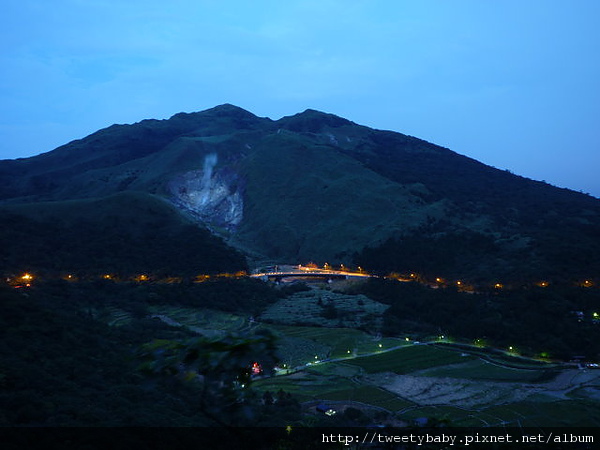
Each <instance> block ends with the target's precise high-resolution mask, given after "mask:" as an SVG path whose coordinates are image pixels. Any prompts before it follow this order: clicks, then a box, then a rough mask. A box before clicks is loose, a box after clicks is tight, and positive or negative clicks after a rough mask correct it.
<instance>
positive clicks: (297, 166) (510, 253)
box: [0, 104, 600, 277]
mask: <svg viewBox="0 0 600 450" xmlns="http://www.w3.org/2000/svg"><path fill="white" fill-rule="evenodd" d="M119 192H137V193H140V194H142V193H145V194H149V195H153V196H158V197H160V198H164V199H167V200H168V201H169V202H171V203H172V204H173V205H175V206H176V208H177V209H178V210H179V211H180V212H181V213H182V214H185V215H187V216H191V217H193V218H194V219H195V220H196V222H197V224H198V225H199V226H201V227H207V228H209V229H210V230H212V232H213V233H215V234H218V235H219V236H221V237H224V238H225V239H226V240H227V242H228V243H229V244H231V245H233V246H234V247H238V248H240V249H242V248H243V249H245V250H247V251H249V252H250V253H252V254H257V255H263V257H264V258H265V259H270V260H283V261H290V262H302V261H304V262H307V261H309V260H313V261H316V262H335V261H337V262H343V263H346V264H347V263H352V262H353V261H358V260H360V261H362V263H363V265H365V266H377V265H378V264H374V263H373V261H372V258H373V257H374V256H370V257H366V256H365V255H367V256H368V255H374V254H380V255H383V254H387V253H389V250H390V248H398V249H400V248H404V249H407V248H410V249H413V250H411V251H415V250H414V249H415V248H418V247H415V245H413V244H414V243H415V242H420V241H419V239H423V238H426V239H430V240H431V242H438V245H442V244H443V245H448V247H447V249H446V250H447V251H448V252H454V253H456V252H457V251H458V250H457V249H456V248H454V247H452V246H450V245H449V244H444V243H447V240H445V239H446V237H447V236H455V237H456V238H457V239H462V237H461V236H471V234H472V233H475V234H476V235H478V236H481V237H482V238H481V239H479V238H475V239H473V238H472V237H468V238H465V239H467V241H465V242H470V243H473V242H483V241H486V242H487V241H489V242H491V243H493V246H492V247H494V248H497V249H499V250H498V252H497V253H495V254H493V255H491V257H492V259H493V260H491V261H490V260H488V261H486V264H485V266H486V267H487V268H486V269H485V272H486V273H487V274H488V275H487V276H491V275H490V274H491V272H495V273H497V274H498V275H496V276H501V275H502V276H515V273H518V272H520V271H525V272H528V273H529V272H539V275H540V276H541V275H543V274H545V273H548V274H553V276H557V274H558V273H560V272H561V270H563V266H565V264H567V263H564V264H563V263H562V262H560V261H561V258H562V260H564V261H573V263H572V265H574V266H576V267H577V270H576V271H577V272H578V273H581V274H584V273H586V274H589V275H590V276H591V275H592V273H593V271H594V270H595V268H600V263H598V258H597V257H595V255H596V254H598V253H597V252H600V243H599V242H598V236H600V231H599V227H598V225H597V224H598V223H600V201H599V200H598V199H595V198H594V197H591V196H588V195H585V194H581V193H577V192H575V191H571V190H568V189H564V188H556V187H553V186H550V185H548V184H546V183H544V182H540V181H534V180H530V179H528V178H525V177H520V176H518V175H514V174H512V173H509V172H508V171H502V170H499V169H496V168H493V167H490V166H487V165H485V164H483V163H480V162H478V161H476V160H474V159H472V158H469V157H466V156H463V155H460V154H458V153H456V152H454V151H452V150H450V149H447V148H444V147H441V146H438V145H436V144H432V143H429V142H427V141H424V140H422V139H419V138H416V137H412V136H408V135H404V134H401V133H397V132H393V131H387V130H376V129H372V128H368V127H365V126H362V125H358V124H356V123H354V122H352V121H350V120H348V119H345V118H342V117H338V116H336V115H334V114H330V113H324V112H320V111H316V110H313V109H307V110H305V111H303V112H301V113H298V114H294V115H291V116H285V117H282V118H280V119H278V120H272V119H270V118H266V117H258V116H256V115H254V114H253V113H251V112H249V111H247V110H245V109H242V108H240V107H237V106H235V105H232V104H223V105H218V106H216V107H214V108H210V109H207V110H204V111H199V112H193V113H178V114H175V115H173V116H171V117H170V118H169V119H163V120H155V119H146V120H142V121H140V122H137V123H135V124H131V125H112V126H110V127H107V128H104V129H102V130H99V131H97V132H95V133H92V134H91V135H89V136H87V137H85V138H83V139H80V140H76V141H73V142H71V143H68V144H65V145H63V146H61V147H58V148H57V149H55V150H53V151H51V152H47V153H44V154H41V155H38V156H35V157H31V158H27V159H21V160H8V161H0V206H1V205H2V204H3V203H4V204H18V203H31V202H44V201H63V200H72V199H86V198H104V197H106V196H110V195H114V194H117V193H119ZM411 242H412V243H411ZM490 245H491V244H490ZM386 246H387V247H386ZM423 246H424V248H425V247H427V248H432V249H433V248H435V246H433V245H429V244H426V243H423ZM481 247H482V248H481V249H480V250H478V251H479V253H478V252H477V251H476V252H475V253H474V254H473V255H470V256H468V257H466V256H465V258H466V259H468V260H469V261H467V262H464V263H463V264H462V265H461V263H459V262H456V261H455V262H454V263H453V264H454V265H455V266H456V267H448V268H447V272H448V273H458V272H459V271H460V270H463V269H464V267H463V266H465V265H466V266H468V267H469V268H468V270H467V269H464V270H465V271H466V272H468V273H467V275H471V276H473V277H481V276H484V275H485V274H484V273H483V272H482V270H483V269H478V268H477V267H475V266H477V264H476V263H475V261H476V260H477V258H483V259H485V258H486V257H488V256H490V255H488V254H486V251H489V249H490V248H492V247H490V246H489V245H483V244H482V246H481ZM377 249H379V250H377ZM485 249H487V250H485ZM557 249H560V251H559V250H557ZM367 250H368V251H367ZM365 251H367V253H366V254H365V253H364V252H365ZM432 251H433V250H432ZM557 255H558V256H557ZM560 255H562V256H560ZM375 258H376V257H375ZM457 258H458V257H456V258H454V260H456V259H457ZM442 259H444V258H442ZM446 259H447V258H446ZM450 259H452V258H450ZM458 259H460V258H458ZM523 259H529V260H530V261H529V263H530V264H529V266H530V267H527V266H528V265H527V264H524V262H523ZM549 261H553V262H552V263H550V262H549ZM388 264H389V266H390V267H389V269H390V270H392V269H393V270H412V269H411V268H410V267H409V266H410V263H409V262H407V261H404V262H399V260H398V258H391V259H389V261H388ZM379 266H381V265H380V264H379ZM513 266H514V267H513ZM550 266H552V267H550ZM559 266H560V267H559ZM507 267H510V270H504V269H503V268H507ZM501 269H502V270H501ZM424 270H426V269H424ZM431 270H433V269H431Z"/></svg>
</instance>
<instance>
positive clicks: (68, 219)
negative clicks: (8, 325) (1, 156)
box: [0, 193, 247, 278]
mask: <svg viewBox="0 0 600 450" xmlns="http://www.w3.org/2000/svg"><path fill="white" fill-rule="evenodd" d="M0 247H2V253H1V254H0V267H3V268H4V270H5V271H6V272H7V273H5V275H9V274H11V273H12V274H13V275H15V274H18V273H19V271H34V272H46V273H54V274H56V273H59V274H60V273H63V274H66V273H70V274H76V275H79V276H83V275H95V276H98V275H100V274H104V273H110V274H117V275H119V274H120V275H121V276H123V277H125V278H127V277H130V276H133V275H137V274H140V273H142V274H144V273H145V274H151V275H153V276H155V277H159V276H168V275H173V274H175V275H178V276H182V275H183V276H195V275H197V274H214V273H222V272H231V273H234V272H238V271H245V270H247V265H246V261H245V258H244V257H243V256H242V255H241V254H240V253H239V252H237V251H236V250H234V249H232V248H231V247H228V246H227V245H225V243H224V242H223V241H222V240H221V239H219V238H217V237H215V236H213V235H212V234H211V233H210V232H209V231H208V230H207V229H205V228H201V227H199V226H198V225H195V224H193V223H191V222H190V221H189V220H186V219H185V218H184V217H182V216H181V215H180V213H179V212H177V211H176V210H175V208H173V207H172V206H170V205H169V204H167V203H166V202H165V201H163V200H162V199H159V198H156V197H152V196H149V195H147V194H141V193H127V194H118V195H115V196H113V197H109V198H107V199H104V200H81V201H66V202H51V203H41V204H39V203H33V204H24V205H10V206H8V205H6V206H4V207H0Z"/></svg>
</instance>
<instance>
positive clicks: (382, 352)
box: [104, 307, 600, 426]
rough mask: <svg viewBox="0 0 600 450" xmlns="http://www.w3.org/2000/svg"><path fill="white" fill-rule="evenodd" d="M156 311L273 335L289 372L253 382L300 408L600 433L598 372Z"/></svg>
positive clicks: (193, 324)
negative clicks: (319, 404)
mask: <svg viewBox="0 0 600 450" xmlns="http://www.w3.org/2000/svg"><path fill="white" fill-rule="evenodd" d="M151 313H152V314H153V315H154V316H155V317H157V320H163V321H164V322H165V323H168V324H170V325H171V326H180V327H186V328H188V329H190V330H192V331H195V332H197V333H200V334H203V335H205V336H209V337H217V336H220V335H222V334H224V333H230V332H233V333H238V332H250V333H252V332H253V330H260V329H269V330H271V331H272V332H274V333H275V335H276V336H278V352H279V354H280V356H281V361H282V362H283V363H285V364H286V365H287V367H288V370H287V374H283V375H282V374H280V375H277V376H274V377H270V378H264V379H258V380H255V381H254V383H253V386H254V388H255V389H256V390H257V391H258V392H259V394H260V393H262V392H265V391H271V392H277V391H279V390H280V389H282V390H284V391H286V392H289V393H291V394H292V395H294V396H295V398H296V399H298V400H299V401H301V402H312V403H311V404H314V402H315V401H324V402H330V403H331V404H332V405H335V407H340V408H344V407H347V406H354V407H358V408H361V409H363V410H365V411H367V410H369V408H371V409H372V410H373V411H382V410H384V411H387V412H388V413H389V414H392V415H393V417H394V418H395V420H399V421H401V422H410V421H411V420H413V419H417V418H422V417H428V418H433V419H435V420H437V421H442V422H447V423H449V424H451V425H456V426H481V425H483V426H507V425H510V426H549V425H563V426H578V425H579V426H600V371H594V370H589V371H582V370H577V369H573V368H570V369H567V368H564V367H562V368H561V367H560V366H559V365H557V364H551V363H545V362H543V361H536V360H527V359H525V358H519V357H515V356H513V355H508V354H502V353H499V352H493V351H492V352H488V351H486V350H485V349H476V348H473V349H469V348H467V347H465V346H454V347H453V346H452V345H448V344H442V345H440V344H439V343H429V344H415V343H413V342H412V341H406V340H405V339H404V338H382V337H381V336H378V335H376V334H375V335H372V334H368V333H366V332H364V331H360V330H356V329H352V328H341V327H319V326H290V325H282V324H274V323H265V322H260V321H259V320H252V319H251V318H250V317H241V316H236V315H232V314H225V313H221V312H215V311H210V310H205V309H193V308H170V307H164V308H161V309H156V310H152V311H151ZM104 314H107V316H108V320H109V321H110V323H111V324H113V325H114V326H119V325H121V324H123V323H126V322H127V321H129V320H131V317H130V315H129V313H127V312H125V311H122V310H118V309H115V308H113V309H107V311H104ZM469 350H471V351H469ZM285 372H286V371H283V373H285Z"/></svg>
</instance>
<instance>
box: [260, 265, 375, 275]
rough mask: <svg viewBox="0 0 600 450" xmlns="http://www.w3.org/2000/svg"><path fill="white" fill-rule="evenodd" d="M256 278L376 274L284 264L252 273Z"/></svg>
mask: <svg viewBox="0 0 600 450" xmlns="http://www.w3.org/2000/svg"><path fill="white" fill-rule="evenodd" d="M250 276H251V277H255V278H263V277H267V278H286V277H320V278H342V277H343V278H373V277H374V275H369V274H368V273H362V272H349V271H347V270H333V269H319V268H311V267H305V266H302V265H298V266H282V268H281V270H277V271H270V272H259V273H253V274H252V275H250Z"/></svg>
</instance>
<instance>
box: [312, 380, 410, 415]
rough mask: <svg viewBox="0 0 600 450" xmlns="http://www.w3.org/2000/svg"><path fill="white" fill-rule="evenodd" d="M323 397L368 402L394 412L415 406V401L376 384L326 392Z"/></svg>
mask: <svg viewBox="0 0 600 450" xmlns="http://www.w3.org/2000/svg"><path fill="white" fill-rule="evenodd" d="M322 398H323V399H324V400H337V401H353V402H360V403H366V404H369V405H372V406H377V407H380V408H385V409H387V410H388V411H394V412H395V411H399V410H402V409H405V408H408V407H411V406H414V403H412V402H410V401H408V400H403V399H401V398H399V397H398V396H396V395H394V394H392V393H390V392H387V391H385V390H383V389H380V388H377V387H374V386H355V387H353V388H350V389H341V390H338V391H332V392H328V393H325V394H324V395H323V397H322Z"/></svg>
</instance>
